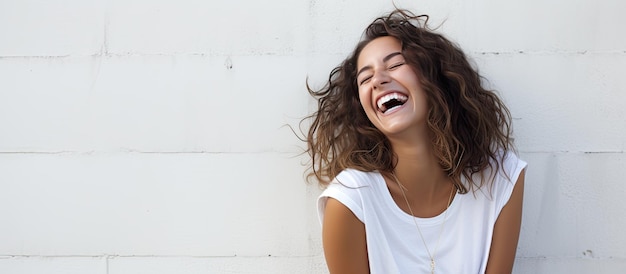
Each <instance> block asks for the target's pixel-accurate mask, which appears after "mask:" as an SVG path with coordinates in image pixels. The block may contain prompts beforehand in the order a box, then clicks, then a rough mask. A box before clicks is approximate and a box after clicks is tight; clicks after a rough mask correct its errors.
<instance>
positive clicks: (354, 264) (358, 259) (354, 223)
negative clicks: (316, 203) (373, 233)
mask: <svg viewBox="0 0 626 274" xmlns="http://www.w3.org/2000/svg"><path fill="white" fill-rule="evenodd" d="M322 242H323V245H324V256H325V257H326V264H327V265H328V270H329V271H330V273H331V274H336V273H338V274H343V273H351V274H352V273H353V274H366V273H369V264H368V260H367V245H366V242H365V226H364V225H363V223H362V222H361V221H359V219H357V217H356V216H355V215H354V214H353V213H352V211H350V209H348V208H347V207H346V206H345V205H343V204H342V203H340V202H339V201H337V200H335V199H332V198H329V199H328V200H327V201H326V209H325V210H324V222H323V226H322Z"/></svg>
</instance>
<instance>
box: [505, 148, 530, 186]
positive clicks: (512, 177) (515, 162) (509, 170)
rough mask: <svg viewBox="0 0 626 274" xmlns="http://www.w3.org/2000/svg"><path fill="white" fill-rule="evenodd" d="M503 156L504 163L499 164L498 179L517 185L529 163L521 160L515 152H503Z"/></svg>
mask: <svg viewBox="0 0 626 274" xmlns="http://www.w3.org/2000/svg"><path fill="white" fill-rule="evenodd" d="M501 155H502V156H501V158H502V162H501V163H499V166H500V170H499V171H498V178H500V179H501V180H504V181H507V182H509V183H512V184H515V182H516V181H517V178H518V177H519V175H520V173H521V172H522V170H524V169H525V168H526V166H527V165H528V163H526V162H525V161H524V160H522V159H520V158H519V156H517V154H516V153H515V152H513V151H507V152H502V153H501Z"/></svg>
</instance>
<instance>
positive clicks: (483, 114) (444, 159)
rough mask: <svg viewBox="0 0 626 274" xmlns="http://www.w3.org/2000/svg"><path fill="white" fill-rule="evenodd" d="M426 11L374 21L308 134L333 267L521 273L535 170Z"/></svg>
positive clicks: (388, 272) (496, 103)
mask: <svg viewBox="0 0 626 274" xmlns="http://www.w3.org/2000/svg"><path fill="white" fill-rule="evenodd" d="M426 23H427V17H426V16H414V15H413V14H411V13H410V12H408V11H404V10H395V11H393V12H391V13H390V14H389V15H388V16H384V17H381V18H378V19H376V20H374V21H373V23H372V24H371V25H370V26H368V27H367V29H366V30H365V33H364V36H363V39H362V41H361V42H360V43H359V44H358V45H357V46H356V49H355V50H354V52H353V53H352V54H351V56H350V57H349V58H347V59H346V60H344V61H343V63H342V64H341V65H340V66H338V67H337V68H335V69H334V70H333V71H332V72H331V73H330V77H329V81H328V83H327V85H326V86H325V87H324V88H323V89H321V90H312V89H309V92H310V93H311V94H312V95H313V96H314V97H315V98H316V99H317V101H318V110H317V111H316V112H315V113H314V114H312V115H311V116H310V118H311V119H312V120H313V123H312V125H311V128H310V129H309V132H308V135H307V143H308V153H309V155H310V156H311V159H312V161H311V173H310V174H309V175H310V176H311V177H313V178H315V179H316V180H317V181H318V182H319V183H320V184H322V185H323V186H324V187H325V190H324V192H323V193H322V195H321V196H320V197H319V200H318V209H319V215H320V220H321V221H322V238H323V246H324V255H325V258H326V262H327V265H328V268H329V270H330V272H331V273H350V274H354V273H381V274H393V273H454V274H459V273H472V274H476V273H510V272H511V271H512V268H513V262H514V259H515V251H516V247H517V242H518V238H519V232H520V225H521V216H522V196H523V191H524V169H525V167H526V163H525V162H524V161H522V160H520V159H519V158H518V157H517V156H516V154H515V153H514V149H513V142H512V138H511V116H510V113H509V111H508V109H507V108H506V107H505V106H504V104H503V103H502V101H501V100H500V99H499V98H498V96H497V95H496V94H495V93H494V92H492V91H489V90H486V89H485V88H484V87H483V86H481V77H480V75H479V74H478V73H477V71H476V70H475V69H474V68H472V66H471V65H470V64H469V62H468V60H467V58H466V56H465V54H464V53H463V52H462V51H461V50H460V49H459V47H458V46H456V45H455V44H453V43H452V42H450V41H449V40H447V39H446V38H444V37H443V36H442V35H440V34H437V33H435V32H434V31H432V30H430V29H429V28H428V27H427V25H426Z"/></svg>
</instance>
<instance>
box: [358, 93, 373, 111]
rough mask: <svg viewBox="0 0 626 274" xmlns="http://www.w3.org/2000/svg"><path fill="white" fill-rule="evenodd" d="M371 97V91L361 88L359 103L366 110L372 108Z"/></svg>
mask: <svg viewBox="0 0 626 274" xmlns="http://www.w3.org/2000/svg"><path fill="white" fill-rule="evenodd" d="M369 98H370V93H369V92H368V91H366V90H362V89H359V98H358V99H359V103H360V104H361V107H362V108H363V109H365V110H367V109H369V108H370V103H369Z"/></svg>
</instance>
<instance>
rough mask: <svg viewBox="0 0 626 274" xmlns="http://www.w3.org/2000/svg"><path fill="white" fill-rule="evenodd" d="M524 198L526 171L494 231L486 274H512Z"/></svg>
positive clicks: (521, 174)
mask: <svg viewBox="0 0 626 274" xmlns="http://www.w3.org/2000/svg"><path fill="white" fill-rule="evenodd" d="M523 198H524V170H522V172H521V173H520V175H519V177H518V178H517V182H516V183H515V187H514V188H513V193H512V194H511V198H510V199H509V201H508V202H507V203H506V205H505V206H504V208H502V211H501V212H500V216H498V220H496V224H495V227H494V230H493V238H492V241H491V251H489V260H488V261H487V270H486V271H485V273H486V274H492V273H494V274H495V273H497V274H501V273H511V271H513V262H514V261H515V251H516V250H517V241H518V240H519V232H520V226H521V225H522V201H523Z"/></svg>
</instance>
